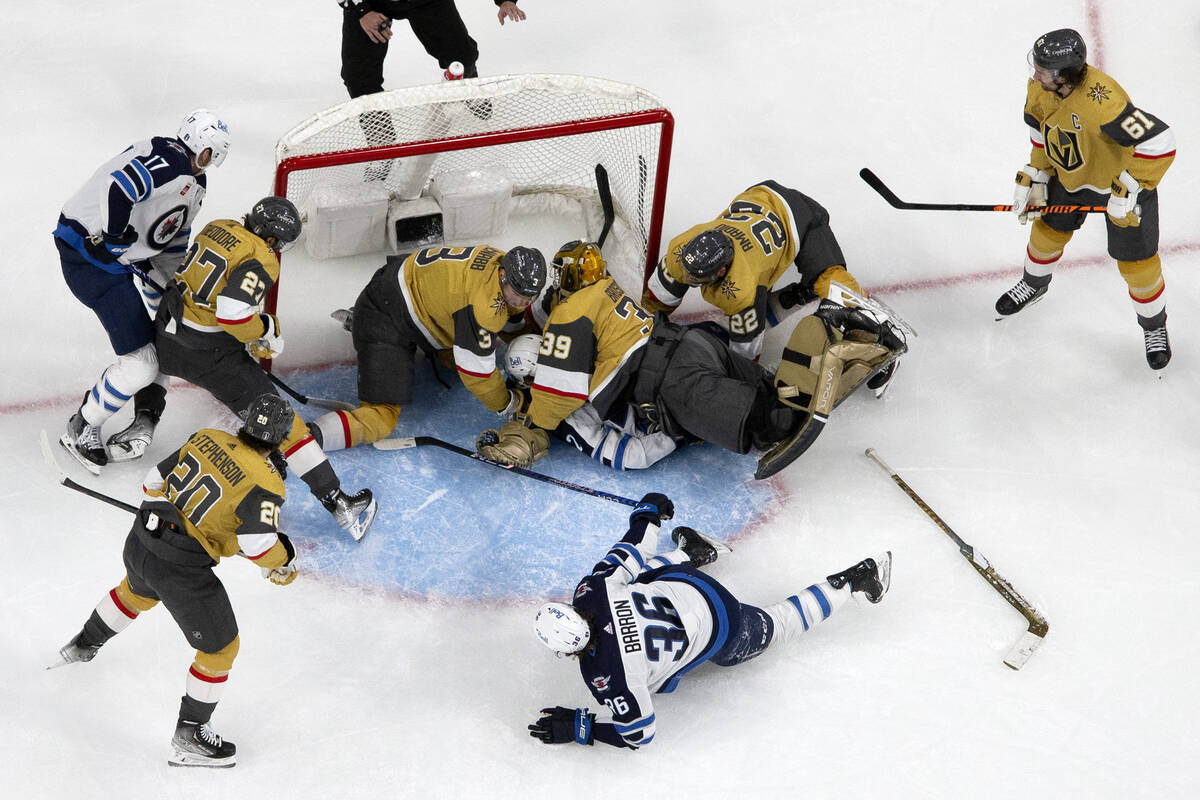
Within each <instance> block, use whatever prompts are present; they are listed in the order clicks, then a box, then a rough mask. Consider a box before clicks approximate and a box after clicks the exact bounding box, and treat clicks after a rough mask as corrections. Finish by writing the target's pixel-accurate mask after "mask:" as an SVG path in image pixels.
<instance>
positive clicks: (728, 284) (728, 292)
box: [717, 278, 741, 299]
mask: <svg viewBox="0 0 1200 800" xmlns="http://www.w3.org/2000/svg"><path fill="white" fill-rule="evenodd" d="M717 290H718V291H719V292H720V293H721V294H723V295H725V296H726V297H728V298H730V299H732V298H734V297H737V293H738V292H740V291H741V289H739V288H738V287H737V285H736V284H735V283H734V282H733V281H731V280H729V278H725V279H723V280H722V281H721V285H720V286H718V287H717Z"/></svg>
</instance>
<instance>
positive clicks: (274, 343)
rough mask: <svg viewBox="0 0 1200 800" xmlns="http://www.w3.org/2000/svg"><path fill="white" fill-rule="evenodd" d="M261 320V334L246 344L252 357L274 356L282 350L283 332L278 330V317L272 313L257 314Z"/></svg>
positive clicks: (267, 357) (268, 357)
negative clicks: (260, 336) (258, 337)
mask: <svg viewBox="0 0 1200 800" xmlns="http://www.w3.org/2000/svg"><path fill="white" fill-rule="evenodd" d="M258 316H259V318H261V319H262V321H263V329H264V330H263V335H262V338H261V339H255V340H254V341H253V342H250V343H249V344H247V345H246V349H247V350H248V351H249V352H250V355H252V356H253V357H254V358H266V359H270V358H275V357H276V356H278V355H279V354H280V353H282V352H283V334H282V333H280V331H279V317H277V316H275V315H274V314H259V315H258Z"/></svg>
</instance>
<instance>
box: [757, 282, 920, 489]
mask: <svg viewBox="0 0 1200 800" xmlns="http://www.w3.org/2000/svg"><path fill="white" fill-rule="evenodd" d="M837 288H839V289H840V288H842V287H837ZM843 291H845V290H844V289H843ZM857 300H858V302H860V303H861V307H859V308H852V307H846V306H843V305H840V304H838V303H835V302H831V301H829V300H825V301H822V303H821V307H820V308H818V309H817V312H816V313H815V314H813V315H811V316H808V317H804V318H803V319H801V320H800V322H799V323H798V324H797V325H796V328H795V330H793V331H792V335H791V338H790V339H788V343H787V345H786V346H785V347H784V350H783V357H782V361H781V362H780V364H779V369H778V370H776V372H775V388H776V391H777V392H778V393H779V400H780V402H782V403H784V404H785V405H787V406H790V407H791V408H794V409H796V410H797V411H800V412H801V413H802V414H803V421H802V422H801V423H800V425H799V426H798V427H797V428H796V430H795V431H794V432H793V433H792V434H791V435H790V436H789V437H787V438H786V439H783V440H782V441H779V442H776V443H775V444H774V445H771V446H770V447H768V448H767V449H766V451H765V452H764V453H763V455H762V457H761V458H759V460H758V469H757V470H756V471H755V473H754V477H755V478H756V479H759V480H761V479H763V478H769V477H770V476H772V475H774V474H775V473H777V472H779V471H780V470H782V469H783V468H784V467H786V466H788V465H789V464H791V463H792V462H793V461H795V460H796V459H797V458H799V457H800V456H801V455H803V453H804V452H805V451H806V450H808V448H809V447H811V446H812V444H813V442H815V441H816V439H817V437H818V436H820V435H821V431H822V430H824V428H825V423H826V421H827V420H828V419H829V415H830V413H832V411H833V409H835V408H837V407H838V405H840V404H841V402H842V401H843V400H845V399H846V398H847V397H849V396H850V395H851V394H853V393H854V391H855V390H856V389H858V387H859V386H862V385H863V384H864V383H868V382H870V383H871V384H872V388H875V389H876V391H877V393H878V394H879V395H882V393H883V389H884V388H886V385H887V380H889V379H890V377H891V374H892V372H894V370H895V363H896V360H897V359H898V358H900V356H902V355H903V354H904V353H906V352H907V351H908V344H907V342H906V340H905V338H904V333H903V331H909V332H912V331H911V328H908V326H907V325H895V326H894V325H893V324H892V321H891V320H890V319H888V318H886V317H885V315H883V314H882V313H880V312H878V311H876V312H875V313H871V311H868V309H870V307H871V306H872V305H873V304H872V303H870V301H867V300H866V299H865V298H857ZM880 317H885V318H884V319H882V321H881V320H880ZM877 376H880V377H881V378H882V380H872V379H873V378H876V377H877Z"/></svg>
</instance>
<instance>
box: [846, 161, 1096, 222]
mask: <svg viewBox="0 0 1200 800" xmlns="http://www.w3.org/2000/svg"><path fill="white" fill-rule="evenodd" d="M858 176H859V177H860V178H862V179H863V180H864V181H866V182H867V185H868V186H870V187H871V188H872V189H874V190H875V191H877V192H879V195H880V197H882V198H883V199H884V200H887V201H888V204H889V205H891V206H892V208H899V209H903V210H905V211H1012V210H1013V207H1012V206H1010V205H1009V206H1003V205H985V204H983V203H906V202H905V201H903V200H901V199H900V198H899V197H897V196H896V193H895V192H893V191H892V190H891V189H889V188H888V187H887V186H886V185H885V184H884V182H883V181H881V180H880V179H879V176H878V175H876V174H875V173H874V172H871V170H869V169H867V168H866V167H863V168H862V169H860V170H859V171H858ZM1029 210H1030V211H1033V212H1041V213H1042V214H1075V213H1077V212H1080V211H1083V212H1085V213H1088V214H1099V213H1102V212H1105V211H1108V207H1107V206H1071V205H1064V206H1031V207H1030V208H1029Z"/></svg>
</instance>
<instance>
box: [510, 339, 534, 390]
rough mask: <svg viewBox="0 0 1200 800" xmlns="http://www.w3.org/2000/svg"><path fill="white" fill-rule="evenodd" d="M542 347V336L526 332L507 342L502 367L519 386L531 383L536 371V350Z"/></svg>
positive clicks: (530, 384)
mask: <svg viewBox="0 0 1200 800" xmlns="http://www.w3.org/2000/svg"><path fill="white" fill-rule="evenodd" d="M541 349H542V337H540V336H538V335H537V334H536V333H526V334H523V335H521V336H518V337H517V338H515V339H513V340H512V341H511V342H509V343H508V349H507V350H505V351H504V368H505V369H506V370H508V374H509V375H511V376H512V377H513V378H515V379H516V381H517V383H519V384H520V385H521V386H526V387H528V386H532V385H533V374H534V373H535V372H537V360H538V351H539V350H541Z"/></svg>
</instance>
